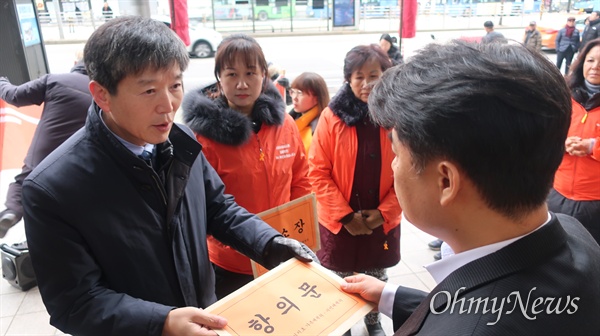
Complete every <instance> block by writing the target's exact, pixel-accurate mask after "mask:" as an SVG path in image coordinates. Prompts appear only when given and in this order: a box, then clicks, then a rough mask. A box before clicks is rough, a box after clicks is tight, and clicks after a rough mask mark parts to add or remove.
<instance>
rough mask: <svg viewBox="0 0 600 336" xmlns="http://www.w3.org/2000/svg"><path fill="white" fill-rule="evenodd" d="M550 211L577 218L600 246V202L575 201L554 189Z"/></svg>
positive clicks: (549, 201) (551, 193)
mask: <svg viewBox="0 0 600 336" xmlns="http://www.w3.org/2000/svg"><path fill="white" fill-rule="evenodd" d="M548 210H550V211H552V212H554V213H562V214H565V215H569V216H572V217H575V219H577V220H578V221H579V222H580V223H581V224H583V226H584V227H585V228H586V229H587V230H588V231H589V232H590V234H591V235H592V237H594V239H596V242H597V243H598V244H600V200H599V201H574V200H571V199H568V198H566V197H564V196H563V195H561V194H560V193H559V192H558V191H556V190H555V189H554V188H552V189H550V194H549V195H548Z"/></svg>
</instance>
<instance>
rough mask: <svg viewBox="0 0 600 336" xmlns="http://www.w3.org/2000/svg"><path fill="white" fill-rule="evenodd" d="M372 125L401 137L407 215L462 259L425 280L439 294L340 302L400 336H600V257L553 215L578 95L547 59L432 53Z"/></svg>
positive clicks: (380, 286)
mask: <svg viewBox="0 0 600 336" xmlns="http://www.w3.org/2000/svg"><path fill="white" fill-rule="evenodd" d="M465 60H468V61H465ZM439 64H444V66H443V67H440V66H439ZM490 79H493V80H490ZM539 83H544V84H543V85H539ZM369 111H370V112H371V113H372V117H373V118H374V120H375V121H376V122H378V123H379V124H380V125H381V126H382V127H386V128H393V131H392V132H391V133H392V137H393V141H392V148H393V150H394V153H395V154H396V159H395V160H394V163H393V164H392V168H393V171H394V183H395V189H396V195H397V196H398V200H399V202H400V206H401V207H402V210H403V215H404V216H405V218H406V219H407V220H408V221H410V222H412V223H413V224H414V225H415V226H417V227H418V228H420V229H422V230H423V231H425V232H427V233H429V234H432V235H435V236H437V237H439V238H440V239H443V240H444V242H445V243H447V244H448V246H449V247H450V248H451V249H452V251H451V252H452V253H450V254H449V255H448V256H444V257H443V258H442V260H440V261H437V262H434V263H433V264H430V265H427V266H426V268H427V270H428V271H429V273H430V274H431V275H432V276H433V278H434V280H435V281H436V282H437V283H438V285H437V286H436V287H435V288H434V289H433V290H432V291H431V292H430V293H425V292H422V291H419V290H416V289H412V288H407V287H403V286H395V285H392V284H385V283H383V282H381V281H379V280H377V279H374V278H372V277H368V276H366V275H357V276H352V277H348V278H346V281H347V282H348V284H345V285H343V286H342V288H344V289H345V290H346V291H349V292H352V293H359V294H360V295H361V296H363V297H364V298H365V299H367V300H369V301H372V302H374V303H376V304H378V309H379V311H381V312H383V313H386V314H388V316H390V317H392V318H393V322H394V328H395V329H396V330H397V331H396V335H416V334H419V335H517V334H519V335H533V334H536V335H576V334H584V335H595V334H598V330H600V320H599V319H598V318H597V315H598V307H599V306H600V282H599V281H597V279H600V267H599V266H598V265H600V246H598V244H597V243H596V242H595V240H594V239H593V238H592V236H591V235H590V234H589V233H588V232H587V230H586V229H585V228H584V227H583V226H582V225H581V224H580V223H579V222H578V221H577V220H576V219H574V218H572V217H569V216H566V215H560V214H559V215H557V214H554V213H550V212H549V211H548V207H547V205H546V197H547V195H548V192H549V190H550V187H551V186H552V181H553V177H554V173H555V171H556V169H557V167H558V165H559V164H560V162H561V160H562V157H563V155H564V151H565V148H564V141H565V139H566V136H567V132H568V129H569V125H570V121H571V95H570V92H569V89H568V88H567V86H566V83H565V81H564V79H563V77H562V76H561V74H560V72H559V71H558V69H557V68H556V67H555V66H554V65H553V64H552V63H550V62H549V61H548V59H547V58H546V57H545V56H543V55H540V53H538V52H535V51H532V50H530V49H527V48H525V47H523V46H521V45H506V44H504V45H503V44H497V43H487V44H485V43H484V44H476V45H467V44H465V43H464V42H460V41H455V42H453V43H450V44H447V45H429V46H428V47H425V48H424V49H422V50H421V51H420V52H419V53H418V55H415V57H412V58H411V61H410V62H408V63H407V64H405V66H404V67H402V68H392V69H390V70H388V71H387V72H386V73H385V74H384V75H383V77H382V78H381V80H380V82H379V83H378V84H377V85H376V86H375V87H374V89H373V91H372V92H371V95H370V97H369Z"/></svg>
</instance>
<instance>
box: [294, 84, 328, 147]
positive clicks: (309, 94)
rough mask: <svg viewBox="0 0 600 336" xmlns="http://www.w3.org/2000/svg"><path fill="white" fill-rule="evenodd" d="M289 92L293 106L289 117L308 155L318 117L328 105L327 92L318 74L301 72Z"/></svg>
mask: <svg viewBox="0 0 600 336" xmlns="http://www.w3.org/2000/svg"><path fill="white" fill-rule="evenodd" d="M289 92H290V95H291V97H292V103H293V104H294V108H293V109H292V110H291V111H290V115H291V116H292V118H294V120H295V121H296V126H298V130H300V137H301V138H302V142H303V143H304V149H305V150H306V152H307V153H308V148H309V147H310V143H311V142H312V137H313V133H314V132H315V129H316V128H317V123H318V122H319V116H320V115H321V112H322V111H323V110H324V109H325V108H326V107H327V105H328V104H329V90H328V89H327V84H326V83H325V80H324V79H323V77H321V76H320V75H319V74H316V73H314V72H303V73H301V74H300V76H298V77H296V78H295V79H294V81H293V82H292V85H291V89H290V90H289Z"/></svg>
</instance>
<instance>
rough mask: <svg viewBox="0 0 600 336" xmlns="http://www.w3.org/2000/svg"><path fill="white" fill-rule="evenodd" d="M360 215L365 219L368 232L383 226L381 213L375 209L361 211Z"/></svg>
mask: <svg viewBox="0 0 600 336" xmlns="http://www.w3.org/2000/svg"><path fill="white" fill-rule="evenodd" d="M362 215H363V218H364V219H365V224H367V227H368V228H369V229H370V230H375V229H376V228H378V227H380V226H381V225H383V216H382V215H381V211H379V210H377V209H373V210H363V211H362Z"/></svg>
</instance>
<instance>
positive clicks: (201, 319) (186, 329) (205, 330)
mask: <svg viewBox="0 0 600 336" xmlns="http://www.w3.org/2000/svg"><path fill="white" fill-rule="evenodd" d="M226 325H227V320H226V319H225V318H223V317H221V316H218V315H213V314H209V313H207V312H205V311H204V310H202V309H200V308H195V307H184V308H177V309H173V310H171V311H170V312H169V315H167V319H166V320H165V325H164V327H163V333H162V334H163V336H178V335H194V336H196V335H197V336H204V335H217V333H216V332H214V331H213V330H212V329H223V328H224V327H225V326H226Z"/></svg>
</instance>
